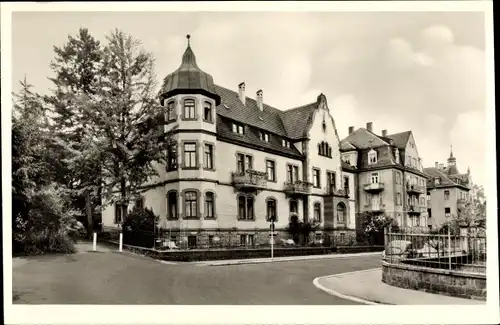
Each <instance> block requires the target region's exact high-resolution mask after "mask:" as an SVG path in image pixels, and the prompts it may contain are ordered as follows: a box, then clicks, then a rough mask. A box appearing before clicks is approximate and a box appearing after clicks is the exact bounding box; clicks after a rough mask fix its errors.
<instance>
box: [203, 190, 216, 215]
mask: <svg viewBox="0 0 500 325" xmlns="http://www.w3.org/2000/svg"><path fill="white" fill-rule="evenodd" d="M205 218H215V195H214V193H212V192H207V193H205Z"/></svg>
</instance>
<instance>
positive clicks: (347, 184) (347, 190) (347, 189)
mask: <svg viewBox="0 0 500 325" xmlns="http://www.w3.org/2000/svg"><path fill="white" fill-rule="evenodd" d="M344 190H345V193H346V194H349V177H348V176H344Z"/></svg>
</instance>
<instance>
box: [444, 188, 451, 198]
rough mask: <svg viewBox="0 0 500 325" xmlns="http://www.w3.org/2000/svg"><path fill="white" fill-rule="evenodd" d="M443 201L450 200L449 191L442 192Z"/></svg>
mask: <svg viewBox="0 0 500 325" xmlns="http://www.w3.org/2000/svg"><path fill="white" fill-rule="evenodd" d="M444 199H445V200H449V199H450V191H448V190H446V191H444Z"/></svg>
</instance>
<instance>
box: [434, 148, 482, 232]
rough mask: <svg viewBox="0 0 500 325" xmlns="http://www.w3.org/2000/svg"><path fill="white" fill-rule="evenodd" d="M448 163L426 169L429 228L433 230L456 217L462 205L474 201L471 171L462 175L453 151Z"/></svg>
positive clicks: (437, 164) (436, 164)
mask: <svg viewBox="0 0 500 325" xmlns="http://www.w3.org/2000/svg"><path fill="white" fill-rule="evenodd" d="M447 163H448V164H447V165H446V166H445V165H444V164H440V163H438V162H436V163H435V166H434V167H430V168H425V169H424V172H425V173H426V174H427V201H428V207H427V209H428V210H427V211H428V215H429V221H431V223H429V227H432V228H439V227H441V226H442V225H443V224H444V223H445V222H446V221H448V220H449V219H450V218H451V217H456V216H457V215H458V209H459V207H460V204H461V203H465V202H469V201H471V200H472V199H473V196H472V195H470V190H471V187H472V178H471V173H470V169H467V173H465V174H460V172H459V171H458V168H457V160H456V158H455V157H454V156H453V151H450V157H449V158H448V161H447Z"/></svg>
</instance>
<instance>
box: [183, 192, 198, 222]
mask: <svg viewBox="0 0 500 325" xmlns="http://www.w3.org/2000/svg"><path fill="white" fill-rule="evenodd" d="M184 217H186V218H197V217H198V193H196V192H195V191H186V192H184Z"/></svg>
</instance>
